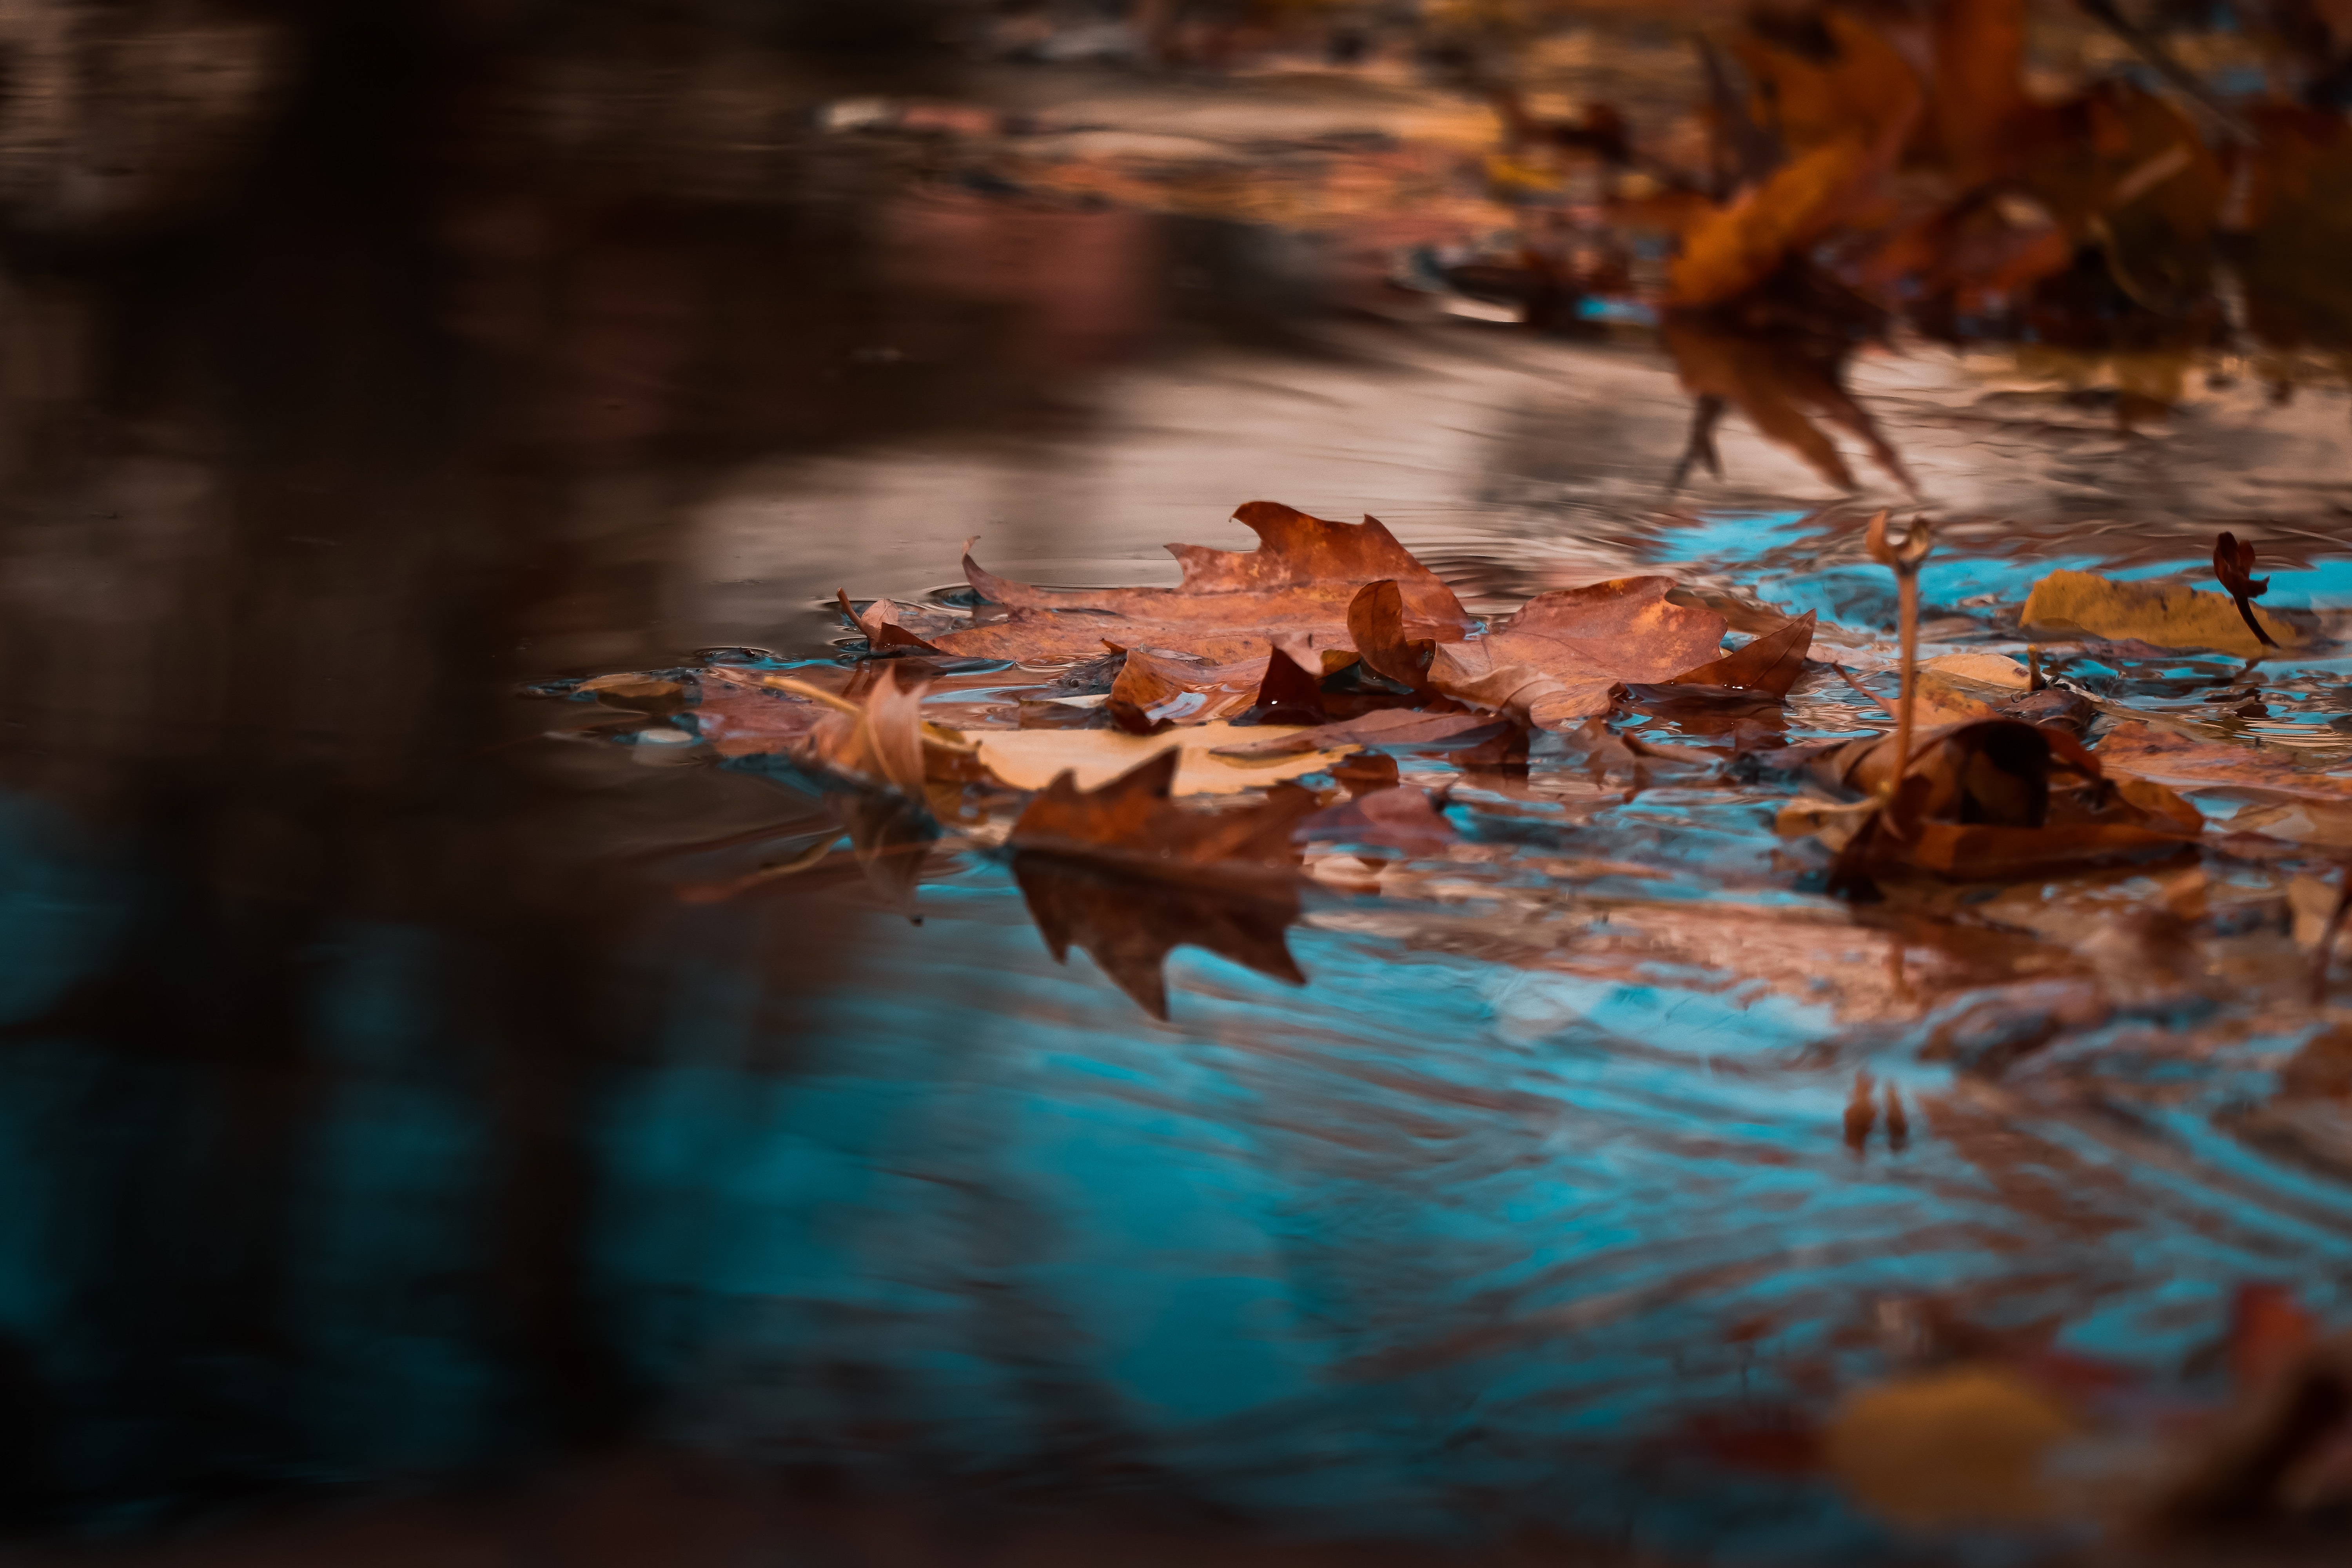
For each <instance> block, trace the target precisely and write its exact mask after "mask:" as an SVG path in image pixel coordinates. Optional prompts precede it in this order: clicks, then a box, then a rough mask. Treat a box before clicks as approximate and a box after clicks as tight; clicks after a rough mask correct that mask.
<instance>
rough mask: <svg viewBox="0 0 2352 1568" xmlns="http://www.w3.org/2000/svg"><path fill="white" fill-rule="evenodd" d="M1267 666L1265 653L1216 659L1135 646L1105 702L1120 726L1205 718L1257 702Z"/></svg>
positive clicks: (1139, 727) (1141, 728) (1147, 727)
mask: <svg viewBox="0 0 2352 1568" xmlns="http://www.w3.org/2000/svg"><path fill="white" fill-rule="evenodd" d="M1285 662H1286V663H1287V662H1289V661H1288V660H1287V659H1286V660H1285ZM1267 668H1268V661H1267V660H1265V659H1263V658H1258V659H1250V660H1247V661H1245V662H1244V663H1241V664H1211V663H1209V662H1208V661H1207V660H1206V659H1201V658H1190V657H1188V656H1186V655H1182V654H1177V653H1171V652H1168V651H1165V650H1162V649H1160V648H1148V647H1137V648H1129V649H1128V651H1127V659H1126V661H1125V662H1124V663H1123V664H1121V665H1120V667H1119V671H1118V679H1115V680H1113V681H1112V682H1111V688H1110V697H1109V699H1108V700H1107V701H1106V702H1105V703H1104V704H1103V706H1104V707H1106V708H1108V710H1110V713H1111V717H1112V718H1113V719H1114V720H1116V721H1118V726H1119V728H1121V729H1123V730H1128V731H1132V732H1134V733H1136V734H1139V735H1141V734H1149V733H1150V731H1153V730H1154V729H1157V728H1158V727H1159V726H1160V725H1162V724H1205V723H1207V722H1208V721H1211V720H1213V719H1223V718H1228V717H1230V716H1232V715H1234V714H1236V713H1243V712H1246V711H1248V710H1250V709H1251V708H1252V707H1254V706H1255V705H1256V703H1257V700H1258V698H1257V692H1258V688H1259V686H1260V685H1261V684H1263V683H1264V681H1265V673H1266V669H1267Z"/></svg>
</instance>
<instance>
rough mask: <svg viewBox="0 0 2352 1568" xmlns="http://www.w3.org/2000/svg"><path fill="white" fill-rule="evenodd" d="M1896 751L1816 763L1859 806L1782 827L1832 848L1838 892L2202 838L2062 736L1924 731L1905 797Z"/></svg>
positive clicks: (2125, 853) (1990, 722)
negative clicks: (1921, 874)
mask: <svg viewBox="0 0 2352 1568" xmlns="http://www.w3.org/2000/svg"><path fill="white" fill-rule="evenodd" d="M1895 760H1896V759H1895V738H1894V737H1892V736H1888V737H1884V738H1881V739H1876V740H1867V741H1852V742H1846V743H1845V744H1844V745H1842V746H1839V747H1837V748H1836V749H1834V750H1832V751H1829V752H1818V753H1814V754H1811V756H1809V757H1807V758H1806V759H1804V760H1803V762H1802V763H1801V765H1802V767H1803V768H1804V770H1805V772H1806V773H1808V774H1809V775H1811V777H1812V778H1813V779H1815V780H1816V781H1817V782H1818V783H1820V784H1823V785H1825V786H1827V787H1828V788H1830V789H1832V790H1833V791H1836V792H1838V793H1840V794H1842V795H1845V796H1847V797H1849V798H1848V799H1847V800H1846V801H1845V802H1843V803H1841V804H1838V805H1828V806H1825V807H1816V808H1815V809H1813V810H1812V811H1811V813H1806V812H1804V811H1801V810H1800V809H1799V808H1798V807H1797V806H1796V805H1795V804H1794V803H1792V805H1791V806H1790V808H1789V809H1787V810H1784V811H1783V813H1782V815H1781V818H1780V823H1779V824H1778V825H1777V826H1779V827H1780V831H1782V832H1783V833H1784V834H1788V835H1794V834H1798V833H1813V834H1817V835H1818V836H1820V837H1822V839H1823V841H1824V842H1826V843H1828V844H1830V846H1831V847H1832V849H1834V850H1835V851H1836V853H1837V856H1838V862H1837V865H1836V866H1835V868H1833V869H1832V884H1833V885H1835V886H1836V887H1837V888H1838V889H1840V890H1854V889H1863V888H1865V887H1867V886H1868V885H1869V884H1870V883H1871V881H1872V879H1874V877H1876V876H1878V875H1880V874H1883V873H1885V872H1888V871H1894V870H1914V871H1926V872H1928V873H1930V874H1932V875H1935V876H1938V877H1945V878H1952V879H1967V880H1984V881H1999V880H2008V879H2016V878H2019V877H2026V876H2032V875H2036V874H2042V873H2047V872H2050V871H2053V870H2057V869H2060V868H2070V867H2080V866H2084V865H2094V864H2097V863H2099V862H2101V861H2105V860H2111V859H2115V858H2132V857H2137V856H2142V855H2147V854H2150V853H2155V852H2163V851H2168V850H2178V849H2179V847H2181V846H2182V845H2184V844H2186V843H2189V842H2190V841H2192V840H2194V839H2195V838H2196V837H2199V835H2200V833H2201V831H2202V829H2203V819H2202V818H2201V817H2200V816H2199V815H2198V812H2197V808H2196V807H2195V806H2193V805H2189V803H2188V802H2187V801H2185V800H2182V799H2181V798H2180V797H2179V796H2178V795H2174V794H2173V793H2172V792H2171V791H2170V790H2168V789H2166V788H2165V787H2164V786H2163V785H2162V784H2156V783H2153V782H2151V781H2148V780H2145V779H2138V778H2124V779H2116V780H2110V779H2108V778H2106V777H2105V774H2104V773H2102V771H2101V768H2100V764H2099V762H2098V760H2097V758H2095V756H2094V755H2093V754H2092V753H2091V752H2088V751H2086V750H2084V747H2083V744H2082V742H2079V741H2077V740H2076V739H2075V738H2074V736H2073V735H2072V734H2070V733H2068V732H2067V731H2063V730H2056V729H2045V728H2042V727H2041V726H2039V725H2034V724H2028V723H2025V722H2023V721H2020V720H2015V719H1999V718H1996V719H1981V720H1975V721H1969V722H1964V723H1958V724H1950V725H1945V726H1943V727H1941V728H1937V729H1931V730H1927V731H1922V732H1920V733H1919V734H1918V735H1916V737H1914V740H1913V743H1912V751H1911V753H1910V756H1909V759H1908V761H1907V763H1906V765H1905V767H1904V770H1903V776H1902V779H1901V784H1900V789H1899V790H1897V789H1896V788H1895V782H1896V781H1895V778H1894V770H1895ZM1856 797H1858V798H1856Z"/></svg>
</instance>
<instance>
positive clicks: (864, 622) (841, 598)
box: [833, 588, 940, 653]
mask: <svg viewBox="0 0 2352 1568" xmlns="http://www.w3.org/2000/svg"><path fill="white" fill-rule="evenodd" d="M833 596H834V598H835V600H837V601H838V602H839V603H840V605H841V613H842V614H843V615H845V616H848V617H849V624H850V625H851V626H856V628H857V630H858V632H859V634H860V635H861V636H863V637H865V638H866V646H867V647H870V648H872V649H873V650H874V651H875V652H877V653H881V652H884V651H886V650H887V649H890V648H894V647H903V648H914V649H918V650H919V651H921V652H923V653H937V652H939V651H940V650H939V649H937V648H935V647H932V646H931V645H930V644H929V643H927V642H925V641H924V640H923V639H922V637H920V636H919V634H917V633H916V632H915V631H914V630H913V629H911V628H910V627H909V626H907V625H906V622H905V612H903V611H902V610H900V609H899V607H898V605H894V604H892V603H891V602H890V601H889V600H887V599H877V600H875V601H874V602H873V603H872V604H870V605H866V608H865V609H864V610H863V611H859V610H857V609H855V608H853V607H852V606H851V605H850V603H849V591H848V590H847V589H845V588H835V590H834V591H833Z"/></svg>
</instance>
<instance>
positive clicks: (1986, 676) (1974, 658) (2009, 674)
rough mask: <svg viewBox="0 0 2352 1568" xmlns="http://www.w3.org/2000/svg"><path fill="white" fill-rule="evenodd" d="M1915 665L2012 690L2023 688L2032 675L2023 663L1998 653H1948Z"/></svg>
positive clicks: (1944, 674) (1922, 671) (1922, 668)
mask: <svg viewBox="0 0 2352 1568" xmlns="http://www.w3.org/2000/svg"><path fill="white" fill-rule="evenodd" d="M1919 668H1920V671H1921V673H1923V674H1927V675H1941V676H1946V677H1948V678H1950V679H1955V680H1966V681H1972V682H1974V683H1976V684H1977V685H1979V686H1988V687H2006V688H2009V689H2012V690H2016V691H2022V690H2024V689H2026V687H2027V685H2028V684H2029V683H2030V681H2031V679H2032V678H2031V677H2030V676H2029V675H2028V674H2027V672H2026V668H2025V666H2023V665H2021V664H2020V663H2018V662H2017V660H2015V659H2013V658H2009V657H2008V656H2007V655H2005V654H1998V653H1948V654H1945V655H1943V656H1941V657H1940V658H1931V659H1927V660H1926V661H1925V662H1923V663H1922V664H1921V665H1920V666H1919Z"/></svg>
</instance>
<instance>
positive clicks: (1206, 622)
mask: <svg viewBox="0 0 2352 1568" xmlns="http://www.w3.org/2000/svg"><path fill="white" fill-rule="evenodd" d="M1234 516H1235V517H1236V518H1238V519H1239V520H1240V521H1242V522H1244V523H1245V524H1247V525H1248V526H1249V528H1250V529H1251V530H1252V531H1255V533H1256V534H1257V536H1258V537H1259V539H1260V540H1262V541H1263V542H1264V543H1263V546H1262V547H1261V548H1259V549H1257V550H1250V551H1241V550H1210V549H1206V548H1203V547H1202V546H1199V545H1192V544H1171V545H1170V546H1169V547H1168V549H1169V553H1171V554H1172V555H1174V556H1175V557H1176V559H1177V560H1178V561H1179V562H1180V563H1181V564H1182V566H1183V568H1184V581H1183V584H1182V585H1181V586H1180V587H1175V588H1109V589H1099V590H1083V589H1066V590H1065V589H1051V588H1035V587H1031V586H1028V585H1026V584H1019V583H1011V582H1007V581H1005V580H1004V579H1003V578H1001V577H997V576H994V575H993V574H990V573H988V572H986V571H984V570H982V567H981V566H980V564H979V563H977V562H975V561H974V560H972V558H971V556H970V555H966V556H965V557H964V575H965V576H966V577H967V578H969V579H970V580H971V585H972V587H973V588H974V589H975V590H976V591H977V592H978V593H979V594H980V595H981V596H982V598H984V599H987V600H989V601H990V602H991V603H993V604H997V605H1003V606H1005V607H1006V608H1007V609H1009V610H1011V611H1012V615H1011V616H1009V617H1008V618H1007V619H1005V620H1003V621H996V622H991V623H987V624H982V625H976V626H971V627H969V628H967V629H965V630H961V631H955V632H948V633H944V634H942V635H940V636H939V637H933V638H932V639H931V640H932V643H933V645H934V646H935V647H938V648H939V649H940V651H941V652H943V653H951V654H960V655H968V656H972V657H977V658H1011V659H1024V658H1077V657H1086V656H1089V655H1092V654H1095V653H1099V652H1100V651H1101V649H1102V647H1103V646H1104V645H1106V644H1108V645H1111V646H1115V647H1126V648H1134V647H1151V648H1156V649H1167V650H1173V651H1175V652H1180V653H1187V654H1192V655H1196V656H1198V657H1201V658H1206V659H1209V660H1210V661H1212V662H1213V663H1219V664H1233V663H1239V662H1241V661H1243V660H1244V659H1249V658H1263V657H1265V655H1266V653H1267V652H1268V651H1269V650H1270V649H1271V647H1272V646H1273V645H1274V644H1275V643H1276V641H1277V640H1286V641H1289V642H1292V643H1294V644H1295V645H1297V646H1301V647H1307V648H1311V649H1318V650H1319V649H1325V648H1331V649H1343V648H1347V647H1349V646H1350V644H1349V638H1348V633H1347V607H1348V602H1349V600H1350V599H1351V598H1353V597H1354V596H1355V593H1356V590H1357V589H1358V588H1360V587H1361V586H1362V585H1363V584H1366V583H1369V582H1373V581H1376V580H1383V579H1385V580H1389V581H1392V582H1394V583H1396V584H1398V586H1399V589H1400V592H1401V595H1402V603H1403V605H1404V606H1405V613H1406V615H1407V616H1409V617H1410V618H1411V619H1412V621H1413V623H1414V624H1415V626H1416V627H1417V628H1419V629H1417V631H1416V635H1418V636H1423V637H1462V636H1464V635H1465V634H1466V633H1467V632H1468V630H1469V628H1470V626H1471V625H1472V622H1471V617H1470V616H1469V615H1468V613H1467V612H1466V611H1465V610H1464V609H1463V608H1462V603H1461V601H1460V600H1459V599H1456V598H1455V597H1454V591H1453V590H1452V589H1450V588H1448V587H1447V586H1446V585H1445V584H1444V582H1443V581H1442V580H1441V579H1440V578H1439V577H1438V576H1437V574H1435V573H1433V572H1431V571H1430V570H1429V569H1428V568H1427V567H1425V566H1423V564H1422V563H1420V562H1418V561H1416V560H1414V559H1413V557H1412V553H1411V552H1409V551H1407V550H1406V549H1405V548H1404V546H1403V545H1402V544H1399V543H1398V542H1396V539H1395V537H1394V536H1393V535H1391V533H1390V532H1389V531H1388V530H1387V529H1386V528H1384V527H1382V526H1381V522H1380V521H1379V520H1378V519H1376V518H1369V517H1368V518H1366V519H1365V520H1364V521H1362V522H1360V523H1342V522H1332V521H1327V520H1325V519H1323V518H1318V517H1309V516H1308V515H1307V514H1306V513H1305V512H1302V511H1297V510H1293V509H1291V508H1289V507H1286V506H1282V505H1279V504H1277V503H1276V502H1273V501H1251V502H1249V503H1248V504H1247V505H1245V506H1244V507H1242V508H1241V509H1240V510H1238V511H1236V512H1235V513H1234Z"/></svg>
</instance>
